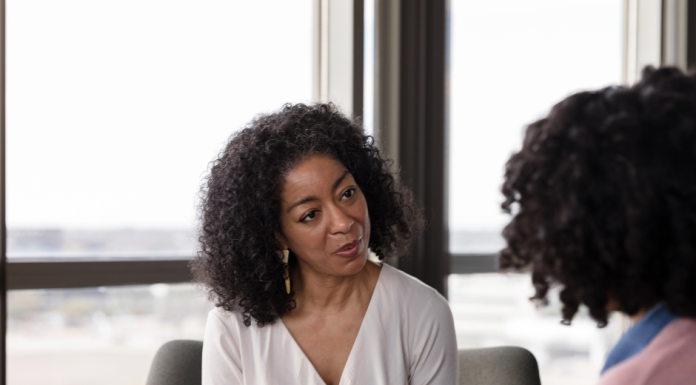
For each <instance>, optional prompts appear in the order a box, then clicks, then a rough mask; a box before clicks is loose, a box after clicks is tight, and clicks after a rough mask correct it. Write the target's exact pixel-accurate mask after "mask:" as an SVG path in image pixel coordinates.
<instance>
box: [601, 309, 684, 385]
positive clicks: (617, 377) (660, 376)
mask: <svg viewBox="0 0 696 385" xmlns="http://www.w3.org/2000/svg"><path fill="white" fill-rule="evenodd" d="M693 378H696V319H693V318H678V319H676V320H675V321H672V322H671V323H670V324H668V325H667V326H665V328H664V329H663V330H662V331H661V332H660V333H658V334H657V336H655V338H653V340H652V341H650V343H649V344H648V345H647V346H646V347H645V349H643V350H642V351H641V352H640V353H638V354H637V355H635V356H633V357H631V358H630V359H628V360H626V361H624V362H622V363H621V364H619V365H616V366H615V367H614V368H611V369H610V370H609V371H607V372H606V373H605V374H604V375H603V376H602V380H601V382H600V384H620V385H621V384H632V385H633V384H635V385H648V384H685V383H688V382H689V381H691V380H692V379H693Z"/></svg>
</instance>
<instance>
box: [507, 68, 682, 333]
mask: <svg viewBox="0 0 696 385" xmlns="http://www.w3.org/2000/svg"><path fill="white" fill-rule="evenodd" d="M502 192H503V194H504V195H505V198H506V200H505V202H504V203H503V204H502V207H503V209H504V210H506V211H507V212H508V213H512V214H514V216H513V218H512V221H511V222H510V223H509V224H508V225H507V227H506V228H505V230H504V231H503V236H504V237H505V239H506V240H507V247H506V248H505V249H504V250H503V251H502V252H501V255H500V267H501V268H502V269H523V268H525V267H528V266H531V271H532V282H533V285H534V288H535V290H536V293H535V295H534V297H533V299H535V300H538V301H540V302H542V303H545V302H546V296H547V293H548V290H549V288H550V287H551V286H554V285H558V286H559V287H560V288H561V291H560V300H561V302H562V303H563V311H562V312H563V320H564V323H570V321H571V320H572V318H573V316H574V315H575V314H576V312H577V311H578V307H579V306H580V305H581V304H584V305H586V306H587V307H588V308H589V312H590V315H591V316H592V318H594V319H595V320H596V321H597V322H598V325H599V326H600V327H602V326H604V325H606V323H607V316H608V314H607V313H608V310H607V308H608V306H609V305H610V304H611V307H615V308H617V310H620V311H622V312H624V313H627V314H629V315H634V314H636V313H637V312H639V311H640V310H642V309H647V308H649V307H651V306H652V305H654V304H655V303H657V302H659V301H665V302H666V304H667V306H668V307H669V309H670V310H671V311H672V312H673V313H674V314H676V315H678V316H686V317H693V316H696V77H693V76H686V75H684V74H683V73H682V72H681V71H680V70H678V69H676V68H661V69H654V68H652V67H647V68H646V69H645V70H643V75H642V79H641V80H640V82H639V83H637V84H636V85H634V86H632V87H630V88H626V87H608V88H604V89H601V90H599V91H594V92H580V93H577V94H575V95H572V96H570V97H568V98H567V99H565V100H563V101H561V102H560V103H558V104H557V105H555V106H554V107H553V109H552V110H551V112H550V113H549V115H548V117H546V118H544V119H541V120H539V121H537V122H535V123H532V124H531V125H529V126H528V127H527V131H526V135H525V139H524V143H523V146H522V150H520V151H519V152H518V153H516V154H514V155H513V156H512V157H511V158H510V160H509V161H508V162H507V166H506V171H505V183H504V185H503V187H502Z"/></svg>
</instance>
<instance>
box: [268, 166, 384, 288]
mask: <svg viewBox="0 0 696 385" xmlns="http://www.w3.org/2000/svg"><path fill="white" fill-rule="evenodd" d="M280 198H281V214H280V223H281V227H282V230H283V235H282V236H279V238H280V240H281V242H282V243H283V246H284V247H286V248H288V249H290V250H291V251H292V252H293V253H294V254H295V255H296V256H297V259H298V263H299V265H300V269H303V270H304V269H306V268H309V269H311V270H314V271H315V272H317V273H320V274H327V275H340V276H346V275H352V274H355V273H357V272H359V271H360V270H361V269H362V268H363V266H364V265H365V261H366V260H367V245H368V241H369V239H370V216H369V214H368V212H367V203H366V201H365V196H364V195H363V193H362V191H361V190H360V187H358V185H357V183H356V182H355V179H353V176H352V175H351V174H350V173H349V172H348V170H347V169H346V167H345V166H344V165H343V164H342V163H341V162H339V161H337V160H336V159H334V158H332V157H330V156H326V155H311V156H308V157H307V158H305V159H303V160H302V161H300V162H299V163H298V164H297V165H296V166H295V167H294V168H293V169H292V170H291V171H290V172H289V173H288V175H287V177H286V179H285V182H284V183H283V185H282V190H281V193H280Z"/></svg>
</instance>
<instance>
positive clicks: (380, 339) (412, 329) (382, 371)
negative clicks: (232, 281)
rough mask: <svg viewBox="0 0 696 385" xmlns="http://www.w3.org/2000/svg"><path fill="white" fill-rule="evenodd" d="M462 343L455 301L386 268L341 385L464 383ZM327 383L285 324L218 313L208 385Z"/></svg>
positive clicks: (210, 339) (211, 320)
mask: <svg viewBox="0 0 696 385" xmlns="http://www.w3.org/2000/svg"><path fill="white" fill-rule="evenodd" d="M457 376H458V373H457V340H456V336H455V333H454V322H453V320H452V312H451V311H450V308H449V306H448V304H447V301H446V300H445V299H444V298H443V297H442V296H441V295H440V294H439V293H438V292H437V291H435V290H434V289H432V288H431V287H429V286H426V285H425V284H423V283H422V282H420V281H419V280H417V279H415V278H413V277H411V276H409V275H407V274H405V273H403V272H401V271H400V270H397V269H395V268H393V267H391V266H389V265H386V264H383V265H382V269H381V271H380V275H379V278H378V280H377V285H376V286H375V290H374V292H373V294H372V299H371V300H370V304H369V305H368V308H367V312H366V313H365V318H364V319H363V321H362V324H361V326H360V330H359V332H358V335H357V337H356V339H355V343H354V344H353V348H352V350H351V351H350V355H349V356H348V361H347V362H346V366H345V368H344V369H343V374H342V376H341V381H340V383H339V385H348V384H361V385H367V384H370V385H396V384H404V385H406V384H413V385H421V384H437V385H440V384H456V383H457ZM223 384H224V385H237V384H245V385H252V384H268V385H276V384H277V385H281V384H282V385H287V384H297V385H325V383H324V381H323V380H322V379H321V377H320V376H319V374H318V373H317V371H316V370H315V369H314V366H312V363H311V362H310V361H309V359H307V356H305V354H304V352H303V351H302V350H301V349H300V347H299V345H298V344H297V342H295V340H294V338H293V337H292V335H291V334H290V332H289V331H288V329H286V327H285V325H284V324H283V322H282V321H281V320H280V319H279V320H278V321H277V322H275V323H274V324H273V325H267V326H264V327H258V326H256V324H255V323H254V321H253V319H252V324H251V326H249V327H247V326H244V323H243V319H242V315H241V314H240V313H237V312H226V311H224V310H222V309H220V308H216V309H213V310H212V311H211V312H210V314H209V315H208V324H207V326H206V331H205V338H204V342H203V384H202V385H223Z"/></svg>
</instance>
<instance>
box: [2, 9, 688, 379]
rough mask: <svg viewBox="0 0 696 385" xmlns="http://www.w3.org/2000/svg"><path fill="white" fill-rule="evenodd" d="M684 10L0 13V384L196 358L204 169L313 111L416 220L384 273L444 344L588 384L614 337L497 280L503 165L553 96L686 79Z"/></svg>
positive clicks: (201, 322)
mask: <svg viewBox="0 0 696 385" xmlns="http://www.w3.org/2000/svg"><path fill="white" fill-rule="evenodd" d="M687 3H690V2H687V1H679V0H676V1H671V0H663V1H659V0H658V1H653V0H498V1H485V0H448V1H445V0H436V1H431V2H428V1H418V0H413V1H408V0H403V1H397V0H364V1H363V0H330V1H329V0H255V1H241V0H239V1H237V0H234V1H232V0H224V1H223V0H203V1H197V2H190V1H183V0H167V1H164V0H137V1H136V0H119V1H114V0H99V1H94V0H89V1H87V0H63V1H60V2H56V1H50V0H7V1H6V2H5V7H6V13H5V23H6V24H5V27H6V46H5V49H6V66H5V69H6V101H5V103H6V115H5V119H6V144H5V146H6V147H5V153H6V163H5V172H6V187H5V194H6V213H5V215H6V224H7V232H6V248H7V271H8V277H7V282H8V283H7V286H8V291H7V292H6V307H7V309H6V311H7V313H6V323H7V337H6V352H7V354H6V371H7V384H10V385H39V384H41V385H43V384H55V385H62V384H66V385H67V384H70V385H83V384H85V385H86V384H94V383H99V384H103V385H136V384H144V383H145V379H146V377H147V371H148V368H149V365H150V361H151V359H152V357H153V355H154V353H155V351H156V350H157V348H158V347H159V346H161V345H162V344H163V343H164V342H166V341H168V340H171V339H180V338H185V339H202V337H203V331H204V326H205V319H206V316H207V312H208V311H209V310H210V309H211V307H212V305H211V304H210V303H209V302H208V301H207V299H206V297H205V293H203V292H202V291H201V290H200V289H198V288H196V287H195V286H194V285H193V284H191V283H188V282H189V281H190V277H189V275H188V272H187V267H186V264H187V262H188V260H189V259H190V258H191V257H192V256H193V255H195V253H196V248H197V245H196V204H197V201H198V192H199V189H200V186H201V183H202V182H203V178H204V177H205V175H206V171H207V167H208V165H209V162H211V161H212V160H213V159H214V158H215V157H216V155H217V154H218V152H219V151H220V150H221V149H222V147H223V146H224V145H225V143H226V141H227V140H228V138H229V137H230V136H231V135H234V133H235V132H236V131H237V130H239V129H241V128H243V127H244V125H245V124H246V123H247V122H249V121H250V120H251V119H253V118H254V116H255V115H256V114H259V113H264V112H270V111H274V110H277V109H278V108H280V107H281V106H282V105H283V103H297V102H303V103H310V102H313V101H317V100H331V101H334V102H336V103H337V104H338V105H339V106H340V107H341V108H342V109H343V110H344V111H345V112H346V113H347V114H349V115H353V116H355V117H357V118H360V119H361V120H362V122H363V124H364V126H365V129H366V130H367V131H368V132H370V133H372V134H374V135H375V138H376V140H377V141H378V143H380V145H381V146H382V148H383V150H384V151H385V152H386V153H388V154H389V155H391V156H392V157H394V158H395V160H396V165H397V167H400V168H401V169H402V171H403V172H404V174H403V175H404V178H405V180H406V181H407V182H408V183H411V184H412V186H413V188H414V191H415V192H416V195H418V196H419V198H421V199H422V200H423V201H424V203H425V205H426V207H427V208H428V209H429V210H430V211H429V213H430V214H431V218H432V219H431V221H432V222H433V223H435V225H432V226H431V228H430V229H429V230H428V233H427V234H426V236H425V238H424V239H425V240H423V241H422V244H421V245H422V248H421V249H419V250H424V251H423V253H422V255H421V254H419V255H416V256H414V258H413V260H414V261H416V262H415V264H411V265H404V266H403V268H404V269H405V270H406V271H408V272H409V273H411V274H413V275H415V276H417V277H419V278H420V279H422V280H423V281H425V282H426V283H429V284H431V285H433V286H434V287H436V288H437V289H438V290H440V291H441V292H442V293H443V294H445V295H447V297H448V299H449V301H450V304H451V307H452V311H453V314H454V317H455V325H456V330H457V338H458V345H459V347H460V348H471V347H486V346H498V345H517V346H523V347H526V348H527V349H529V350H530V351H532V352H533V353H534V355H535V356H536V358H537V360H538V362H539V366H540V370H541V376H542V381H543V383H544V384H545V385H560V384H573V385H574V384H577V385H581V384H582V385H585V384H587V385H589V384H593V383H595V382H596V381H597V379H598V373H599V370H600V368H601V366H602V364H603V361H604V358H605V356H606V354H607V352H608V350H609V349H610V348H611V346H612V345H613V344H614V343H615V342H616V340H617V339H618V338H619V337H620V335H621V333H622V332H623V330H625V328H626V322H625V320H624V319H622V318H621V317H618V316H615V317H614V318H613V319H612V320H611V322H610V324H609V325H608V326H607V327H606V328H603V329H599V328H597V326H596V324H595V323H594V322H593V321H592V320H591V319H590V318H589V317H588V316H587V314H586V312H585V311H584V310H582V311H581V312H580V314H579V315H578V316H577V317H576V319H575V320H574V322H573V324H572V326H564V325H561V324H560V319H561V318H560V306H559V304H558V302H557V301H555V300H554V299H555V294H552V295H551V298H552V301H551V303H550V304H549V306H548V307H545V308H541V309H537V308H535V306H534V305H533V304H532V303H530V302H529V300H528V298H529V297H530V296H531V294H532V287H531V284H530V279H529V276H528V275H526V274H512V273H511V274H499V273H496V272H495V258H496V254H497V252H498V251H499V250H500V249H501V248H502V247H503V246H504V243H503V240H502V238H501V237H500V232H501V230H502V228H503V227H504V225H505V223H506V221H507V220H508V219H509V218H508V216H506V215H504V214H503V213H502V212H501V210H500V204H501V203H502V195H501V194H500V192H499V190H500V185H501V183H502V176H503V171H504V164H505V162H506V160H507V158H508V157H509V156H510V155H511V154H512V153H513V152H514V151H516V150H517V149H519V148H520V145H521V139H522V135H523V133H524V127H525V126H526V125H527V124H529V123H531V122H533V121H535V120H536V119H539V118H541V117H543V116H544V115H545V114H547V113H548V111H549V110H550V108H551V107H552V106H553V104H554V103H556V102H557V101H559V100H561V99H562V98H564V97H566V96H568V95H570V94H572V93H574V92H577V91H581V90H588V89H596V88H600V87H604V86H608V85H616V84H630V83H632V82H633V81H635V79H636V76H637V74H638V71H639V69H640V68H642V67H643V65H645V64H654V65H660V64H674V65H679V66H682V67H684V68H686V67H687V66H688V64H689V63H691V62H692V61H696V60H692V58H691V56H690V55H692V56H696V49H695V50H691V49H689V48H690V46H689V42H688V40H687V39H686V37H687V36H689V35H691V34H692V32H691V29H690V28H689V27H690V25H691V24H694V25H696V19H694V23H689V20H691V18H692V17H691V13H692V12H693V11H689V8H687V5H688V4H687ZM691 9H693V10H696V5H694V7H692V8H691ZM414 15H415V16H414ZM418 15H426V16H428V17H424V18H419V16H418ZM432 15H435V16H437V17H435V16H433V17H432V18H429V16H432ZM438 17H439V19H438ZM414 34H415V35H414ZM414 36H415V37H418V36H422V37H425V40H424V41H426V42H427V43H426V44H425V45H422V44H421V45H417V44H416V43H413V41H415V40H417V39H415V38H414ZM692 42H696V39H693V40H692ZM413 52H415V53H413ZM412 54H413V55H421V56H422V57H423V58H424V63H426V64H425V67H423V68H421V67H415V70H413V68H414V67H412V66H414V65H416V64H413V62H414V61H412V60H409V58H410V57H411V56H408V55H412ZM437 55H439V56H437ZM433 58H434V59H433ZM429 63H434V64H429ZM438 63H439V64H438ZM411 74H415V75H413V76H411ZM433 78H435V79H439V80H437V81H433V82H432V84H434V85H435V86H431V83H430V81H427V82H425V83H423V82H422V79H433ZM419 79H420V80H419ZM419 82H420V83H419ZM414 84H421V86H419V87H425V88H417V87H415V86H413V85H414ZM423 84H425V86H422V85H423ZM414 87H415V88H414ZM433 93H435V94H436V95H435V96H436V97H434V98H430V96H432V95H433ZM409 95H410V96H413V97H414V98H415V99H413V100H416V105H417V106H419V107H418V108H419V109H418V111H419V112H418V113H422V115H420V116H424V117H426V118H423V119H424V120H423V121H422V122H421V123H417V124H420V126H417V127H416V126H414V127H416V129H415V130H411V129H410V128H409V127H411V126H412V125H413V124H416V123H413V122H412V120H413V119H410V118H409V116H410V115H408V114H409V113H411V112H410V110H409V109H408V108H407V107H408V105H409V104H408V103H409V101H408V100H409V99H408V97H410V96H409ZM390 96H391V97H390ZM419 98H420V99H419ZM433 106H434V107H433ZM407 110H409V111H407ZM433 114H435V115H436V119H435V120H432V119H431V118H428V117H430V116H433ZM429 119H431V120H429ZM438 119H439V120H438ZM432 122H435V123H434V124H431V123H432ZM438 135H439V136H438ZM420 139H423V140H422V142H423V143H428V144H427V146H426V147H423V148H421V150H422V152H418V151H420V150H418V151H412V150H413V148H414V147H412V146H411V147H409V146H410V145H409V143H411V142H418V141H420ZM409 141H410V142H409ZM429 143H434V144H432V145H431V144H429ZM416 145H417V143H416ZM419 148H420V147H419ZM423 154H425V155H423ZM413 159H415V160H413ZM409 162H412V163H413V162H416V165H419V164H420V165H422V166H423V167H424V169H425V170H426V171H428V170H435V171H436V173H440V174H441V178H440V179H436V183H434V185H435V187H434V189H435V190H432V188H431V187H428V188H429V189H426V188H425V187H424V186H432V185H433V182H432V180H433V179H429V178H432V177H431V176H430V174H428V173H427V172H426V173H425V174H418V172H415V171H413V170H415V169H416V168H417V167H415V166H413V165H412V163H409ZM418 162H420V163H418ZM419 172H420V171H419ZM431 174H432V173H431ZM440 174H438V175H440ZM432 191H434V193H433V192H432ZM431 206H432V207H431ZM433 239H435V241H433ZM426 255H427V258H426ZM419 263H420V265H418V264H419Z"/></svg>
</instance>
